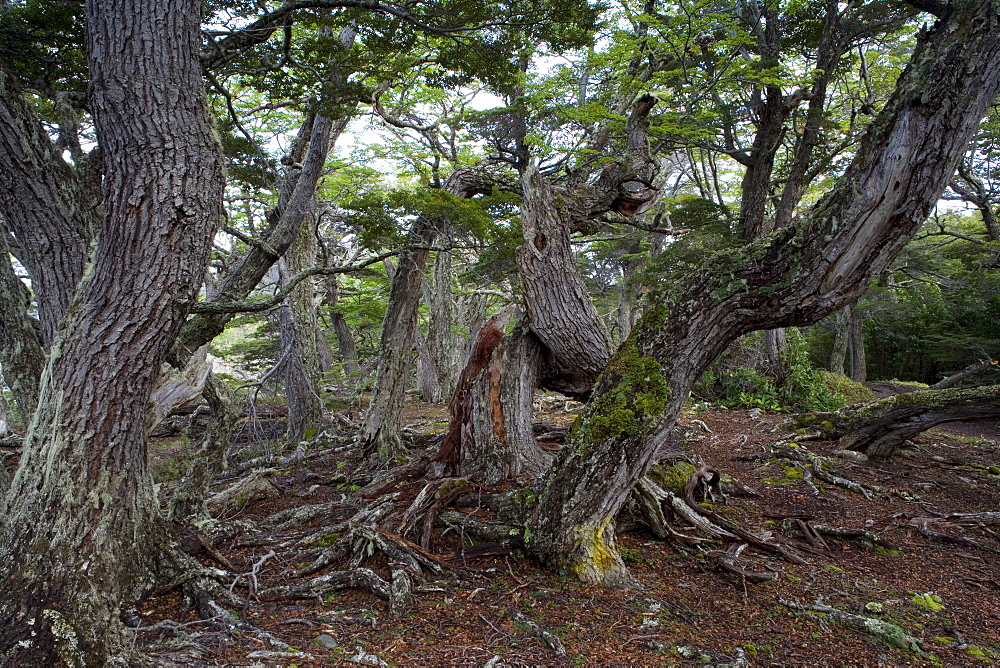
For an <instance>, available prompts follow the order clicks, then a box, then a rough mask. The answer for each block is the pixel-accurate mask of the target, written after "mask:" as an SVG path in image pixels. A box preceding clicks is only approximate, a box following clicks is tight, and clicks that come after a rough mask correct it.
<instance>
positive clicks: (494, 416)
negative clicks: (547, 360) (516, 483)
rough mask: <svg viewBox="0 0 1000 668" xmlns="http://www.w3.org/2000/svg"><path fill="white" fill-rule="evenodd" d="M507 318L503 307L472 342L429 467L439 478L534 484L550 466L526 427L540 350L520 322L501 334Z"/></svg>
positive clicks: (488, 483) (529, 429)
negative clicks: (445, 431) (446, 427)
mask: <svg viewBox="0 0 1000 668" xmlns="http://www.w3.org/2000/svg"><path fill="white" fill-rule="evenodd" d="M510 315H511V309H510V307H508V308H507V309H506V310H505V311H504V312H501V314H499V315H497V316H494V317H493V318H490V320H489V321H487V323H486V324H485V325H484V326H483V328H482V329H481V330H480V331H479V333H478V334H477V335H476V338H475V340H474V341H473V344H472V351H471V353H470V354H469V361H468V363H467V364H466V366H465V369H463V370H462V374H461V376H460V377H459V381H458V386H457V388H456V390H455V394H454V395H453V396H452V400H451V403H450V404H449V407H448V411H449V416H450V426H449V430H448V434H447V435H446V436H445V440H444V442H443V443H442V445H441V448H440V449H439V450H438V453H437V455H435V458H434V463H433V465H432V471H433V473H434V474H435V475H436V476H438V477H441V476H456V475H457V476H463V477H473V476H474V477H476V479H479V480H482V481H483V482H484V483H485V484H487V485H497V484H500V483H503V482H507V481H511V480H522V481H524V480H533V479H535V478H537V477H538V476H539V475H541V474H542V472H543V471H545V469H546V468H548V466H549V464H550V463H551V457H550V456H549V455H548V454H547V453H545V452H543V451H542V450H541V448H539V447H538V445H537V444H536V443H535V437H534V433H533V432H532V427H531V404H532V400H533V399H534V395H535V387H536V386H537V382H538V369H539V353H540V351H541V345H540V344H539V342H538V340H537V339H535V337H534V335H533V334H531V332H530V331H529V329H528V327H527V326H526V324H525V323H523V322H519V323H517V325H515V327H514V331H513V332H511V333H510V334H505V333H504V330H505V329H506V327H507V323H508V322H509V320H510Z"/></svg>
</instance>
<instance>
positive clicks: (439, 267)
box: [427, 229, 459, 397]
mask: <svg viewBox="0 0 1000 668" xmlns="http://www.w3.org/2000/svg"><path fill="white" fill-rule="evenodd" d="M445 233H447V229H446V230H445ZM451 281H452V268H451V252H450V251H443V250H441V251H437V252H436V253H434V276H433V278H432V279H431V286H430V287H431V289H430V295H431V299H430V303H429V306H430V312H431V313H430V325H429V327H428V333H427V349H428V352H429V353H430V357H431V360H432V362H433V364H434V369H435V371H436V372H437V380H438V386H439V387H440V396H441V397H450V396H451V395H452V394H454V392H455V381H456V373H457V372H458V369H457V368H456V367H457V364H456V360H457V359H459V358H458V357H457V356H456V355H455V353H456V352H457V351H456V348H457V347H458V346H457V341H456V340H455V339H456V337H455V333H454V332H453V331H452V328H453V327H454V323H455V314H454V311H455V294H454V292H453V290H452V285H451Z"/></svg>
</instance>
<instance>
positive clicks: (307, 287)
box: [278, 216, 323, 443]
mask: <svg viewBox="0 0 1000 668" xmlns="http://www.w3.org/2000/svg"><path fill="white" fill-rule="evenodd" d="M315 265H316V236H315V230H314V228H313V225H312V220H311V217H310V216H306V217H304V218H303V220H302V223H301V224H300V225H299V232H298V234H297V235H296V237H295V241H293V242H292V244H291V246H289V247H288V250H287V251H285V255H284V257H283V258H282V259H281V261H279V263H278V269H279V272H280V275H281V283H282V285H285V284H287V282H288V280H289V279H291V278H292V277H294V276H295V275H296V274H298V273H299V272H301V271H303V270H305V269H309V268H311V267H313V266H315ZM278 319H279V322H280V325H281V327H280V341H281V354H282V357H283V358H284V360H285V361H284V363H283V364H284V374H285V396H286V398H287V401H288V431H287V434H286V435H287V438H288V440H289V441H291V442H292V443H298V442H299V441H304V440H308V439H309V438H311V437H312V436H314V435H315V434H316V433H317V432H319V430H320V428H321V427H322V423H323V401H322V399H321V398H320V395H319V393H320V382H321V380H322V377H323V374H322V371H321V370H320V363H319V350H318V349H317V347H316V331H317V329H318V325H317V322H316V289H315V287H314V283H313V279H312V278H307V279H305V280H304V281H301V282H299V284H298V285H297V286H296V287H295V289H294V290H292V292H291V293H290V294H289V295H288V296H287V297H285V300H284V301H283V302H282V303H281V309H280V310H279V316H278Z"/></svg>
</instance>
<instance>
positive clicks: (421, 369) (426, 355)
mask: <svg viewBox="0 0 1000 668" xmlns="http://www.w3.org/2000/svg"><path fill="white" fill-rule="evenodd" d="M413 347H414V349H415V350H416V351H417V380H418V381H419V383H420V398H421V399H423V400H424V401H425V402H427V403H429V404H436V403H438V402H439V401H441V386H440V385H438V375H437V369H436V368H435V365H434V358H433V357H431V353H430V351H429V350H428V349H427V341H426V340H425V339H424V333H423V332H421V331H420V328H419V327H415V328H414V329H413Z"/></svg>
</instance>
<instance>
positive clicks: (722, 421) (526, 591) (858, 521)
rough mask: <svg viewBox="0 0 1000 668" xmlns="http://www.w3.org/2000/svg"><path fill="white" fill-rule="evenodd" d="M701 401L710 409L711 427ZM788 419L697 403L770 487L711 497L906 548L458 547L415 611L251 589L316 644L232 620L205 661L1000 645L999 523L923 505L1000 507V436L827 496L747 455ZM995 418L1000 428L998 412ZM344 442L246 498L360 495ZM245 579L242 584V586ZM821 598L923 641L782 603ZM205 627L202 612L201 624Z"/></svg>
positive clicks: (599, 656)
mask: <svg viewBox="0 0 1000 668" xmlns="http://www.w3.org/2000/svg"><path fill="white" fill-rule="evenodd" d="M406 417H407V420H408V421H409V423H410V424H411V426H412V427H413V429H414V430H415V431H416V432H418V433H421V434H424V438H422V439H420V440H421V441H423V442H425V443H426V444H427V445H428V446H429V447H433V443H434V441H435V440H436V438H437V437H436V436H434V435H435V434H440V433H441V432H442V431H443V430H444V428H445V427H446V423H445V422H444V419H445V416H444V410H443V408H441V407H436V406H427V405H421V404H413V405H411V406H409V407H408V408H407V411H406ZM539 419H540V420H543V421H546V422H549V423H553V422H554V423H558V424H564V425H565V424H568V423H569V422H571V421H572V419H573V415H571V414H566V413H560V412H556V413H550V414H546V415H543V416H539ZM692 419H696V420H700V421H702V422H703V423H704V426H705V427H707V431H705V430H704V429H701V427H700V426H699V425H696V424H695V423H691V420H692ZM779 420H780V418H779V417H778V416H771V415H759V414H757V413H751V412H747V411H738V410H722V409H710V410H708V411H705V412H702V413H699V414H697V415H692V416H689V418H688V422H689V423H691V424H692V429H693V430H694V431H695V432H697V433H698V434H699V435H697V436H696V437H695V438H696V440H694V441H692V442H689V443H688V444H687V449H688V450H689V451H692V452H695V453H697V454H698V455H700V456H701V457H702V458H703V459H704V461H705V462H706V463H707V464H709V465H712V466H715V467H718V468H719V469H721V470H722V471H723V472H725V473H726V474H728V475H730V476H732V477H734V478H736V479H738V480H740V481H742V482H743V483H745V484H746V485H748V486H749V487H751V488H752V489H754V490H756V491H757V492H759V494H760V497H759V498H735V497H731V498H730V499H729V500H728V503H727V504H724V505H723V504H718V503H717V504H715V506H714V509H715V510H716V511H718V512H720V513H721V514H723V515H724V516H726V517H727V518H729V519H730V520H734V521H738V522H739V523H740V524H741V525H742V526H743V527H745V528H747V529H749V530H751V531H783V532H785V533H789V529H788V527H787V526H786V525H784V524H783V523H782V519H781V518H782V517H784V516H795V517H805V518H812V519H811V520H810V521H811V522H813V523H819V524H826V525H834V526H838V527H849V528H867V529H869V530H871V531H874V532H875V533H877V534H879V535H881V536H883V537H884V538H886V539H888V540H889V541H892V542H893V543H895V544H896V545H897V546H899V547H900V548H901V550H900V551H893V550H885V549H882V548H876V547H874V546H873V545H871V544H864V543H862V542H858V541H846V540H831V539H827V542H828V543H829V547H830V550H829V551H828V552H825V553H823V554H809V555H806V556H807V561H808V563H807V564H806V565H804V566H800V565H794V564H791V563H788V562H786V561H782V560H780V559H779V558H777V557H775V556H773V555H768V554H763V553H759V552H753V551H752V550H751V549H747V551H746V552H744V557H745V559H744V561H743V562H742V564H743V566H744V567H746V568H749V569H750V570H753V571H758V572H760V571H764V572H766V571H768V570H770V571H773V572H775V573H777V574H778V578H777V580H775V581H772V582H766V583H763V584H751V583H747V582H744V581H742V580H741V579H740V578H739V577H736V576H733V575H730V574H726V573H723V572H721V571H720V570H718V569H717V568H716V567H715V566H714V565H713V563H714V562H713V559H712V554H711V550H712V549H716V550H718V549H724V547H725V546H724V545H716V546H714V547H710V548H709V554H708V555H698V554H695V553H694V552H692V551H690V550H684V549H682V548H680V547H678V546H676V545H673V544H671V543H667V542H663V541H658V540H655V539H653V538H652V537H651V536H650V535H649V534H647V533H642V532H629V533H625V534H623V535H621V536H620V543H621V547H622V548H624V550H623V554H624V555H625V556H626V560H627V561H628V562H629V563H630V565H631V568H632V571H633V573H634V575H635V576H636V577H637V579H638V580H639V582H641V583H642V586H643V588H642V589H636V590H616V589H603V588H598V587H591V586H586V585H583V584H580V583H579V582H576V581H573V580H572V579H567V578H565V577H560V576H558V575H554V574H552V573H549V572H547V571H545V570H542V569H541V568H539V567H538V565H537V564H535V563H534V562H532V561H530V560H528V559H525V558H523V557H522V556H519V555H518V554H516V553H515V554H511V555H508V556H504V557H489V558H480V559H465V560H462V559H457V560H454V561H452V562H451V565H452V569H451V570H448V571H446V572H445V573H444V574H442V575H437V576H433V575H432V576H429V577H427V578H426V579H425V580H424V581H423V584H424V585H425V590H424V591H422V592H419V593H417V594H416V596H415V600H414V602H413V606H412V607H411V609H410V610H409V611H408V612H407V613H406V614H405V615H404V616H402V617H401V618H392V617H390V616H389V613H388V610H387V605H386V604H385V603H384V602H383V601H381V600H378V599H376V598H374V597H373V596H371V595H369V594H368V593H366V592H363V591H358V590H346V591H344V592H339V593H336V594H334V595H331V596H328V597H326V599H325V600H322V601H317V600H300V601H291V602H285V603H260V602H256V601H252V602H251V603H250V605H249V607H248V609H247V610H246V619H247V621H249V622H251V623H252V624H254V625H256V626H258V627H259V628H262V629H264V630H267V631H269V632H271V633H273V634H274V635H275V636H277V637H279V638H281V639H282V640H283V641H285V642H287V643H289V644H290V645H292V646H293V647H296V648H298V649H301V650H302V651H303V653H305V654H308V655H310V656H311V657H312V658H309V659H307V658H304V657H303V658H302V659H289V660H285V661H274V660H264V661H260V660H254V659H248V658H247V655H248V654H249V653H251V652H253V651H256V650H262V649H268V648H266V647H264V646H263V645H262V644H261V643H260V641H255V640H254V639H252V638H248V637H233V638H231V639H229V640H228V641H225V642H222V643H218V644H216V645H215V646H213V647H212V648H211V653H210V654H209V656H208V658H207V660H206V661H205V662H203V663H201V664H198V665H230V666H235V665H239V666H246V665H267V666H271V665H283V666H290V665H298V666H340V665H358V664H357V663H354V662H352V661H351V657H354V656H355V655H357V654H358V651H359V648H360V649H361V650H363V653H364V654H370V655H376V656H377V657H379V658H380V660H381V661H384V662H385V663H386V664H388V665H394V666H453V665H454V666H482V665H486V664H489V665H493V666H502V665H508V666H562V665H592V666H617V665H643V666H653V665H657V666H658V665H682V664H686V665H703V664H714V665H724V664H731V665H754V666H827V665H830V666H843V665H848V666H860V665H865V666H867V665H871V666H874V665H879V666H883V665H884V666H902V665H946V666H973V665H984V664H991V663H993V662H996V661H1000V569H998V568H997V567H996V565H995V561H996V556H997V551H998V550H1000V531H998V528H997V527H996V526H995V525H994V526H993V527H967V526H966V527H960V526H944V527H941V526H938V527H937V529H938V530H939V531H941V532H943V533H946V534H948V535H950V536H953V537H959V538H965V539H970V540H972V541H976V543H977V544H978V545H979V546H980V547H978V548H977V547H974V546H970V545H959V544H953V543H949V542H942V541H941V540H935V539H932V538H928V537H926V536H924V535H921V533H920V532H919V531H918V528H917V526H915V525H914V523H912V522H911V520H913V519H914V518H920V517H940V516H942V515H947V514H949V513H954V512H964V513H969V512H986V511H997V510H998V509H1000V503H998V502H1000V476H998V475H995V474H993V473H990V467H996V466H998V465H1000V442H997V441H995V440H988V439H984V438H982V437H979V436H973V437H970V436H963V435H962V434H959V433H955V432H952V431H949V430H948V429H936V430H932V431H931V432H929V433H927V434H924V435H922V436H921V437H919V438H918V439H917V440H916V444H915V447H913V448H909V449H907V450H906V451H905V452H903V453H902V456H898V457H897V458H896V459H895V460H894V461H892V462H889V463H886V464H879V465H877V466H863V465H855V464H848V463H846V462H845V463H844V464H843V465H842V466H841V467H840V469H839V474H840V475H843V476H846V477H849V478H852V479H854V480H857V481H859V482H862V483H866V484H871V485H878V486H881V487H883V488H886V489H887V490H895V491H894V492H892V491H889V492H887V493H885V494H881V495H879V496H877V497H876V498H875V499H873V500H871V501H866V500H865V499H864V498H863V497H861V496H860V495H858V494H855V493H852V492H849V491H846V490H844V489H839V488H834V487H831V486H829V485H826V484H824V483H819V482H818V481H817V482H818V485H819V488H820V490H821V491H820V494H819V495H818V496H815V495H813V493H812V492H811V490H810V489H809V488H808V486H807V485H806V484H805V482H804V481H803V480H802V479H800V478H797V477H795V474H794V472H793V473H792V477H789V476H788V475H787V473H788V472H787V471H786V470H785V468H784V466H783V465H782V463H780V462H778V461H776V460H773V459H771V460H764V461H742V460H738V459H735V458H737V457H739V456H742V455H751V454H754V453H761V452H762V451H763V448H764V447H766V446H767V445H769V444H771V443H774V442H775V441H776V440H778V439H779V438H780V437H781V436H782V434H783V433H784V431H783V430H782V429H780V428H777V429H776V424H777V423H778V422H779ZM989 427H990V429H993V430H996V425H990V426H989ZM262 429H263V428H262ZM264 430H265V431H266V429H264ZM272 431H278V430H274V429H272ZM170 443H171V442H164V444H163V446H164V447H162V448H161V449H160V452H161V454H162V453H164V452H166V451H169V450H170V447H171V446H170V445H169V444H170ZM804 445H806V446H808V447H809V448H810V449H811V450H812V451H814V452H816V453H819V454H830V452H831V451H832V450H833V449H834V444H833V443H829V442H820V441H813V442H808V443H804ZM174 449H176V448H174ZM343 457H345V455H344V454H343V453H341V454H331V455H329V456H320V457H317V458H315V459H311V460H310V461H309V462H308V463H307V466H304V467H302V468H300V469H298V470H295V471H290V472H287V473H284V474H281V475H276V476H274V478H273V480H274V482H275V483H276V484H277V485H278V486H279V487H280V488H282V489H283V491H284V494H283V496H282V497H280V498H278V499H275V500H272V501H268V502H264V503H261V504H258V505H256V506H252V507H250V508H248V509H246V510H245V511H244V514H243V516H244V517H247V518H251V519H253V518H261V517H265V516H267V515H269V514H270V513H273V512H275V511H277V510H280V509H284V508H287V507H291V506H293V505H297V504H316V503H321V502H329V503H331V504H334V505H335V504H339V503H342V502H343V501H344V499H345V495H349V491H345V484H344V477H343V472H344V471H345V470H348V471H349V470H351V467H352V466H353V464H352V463H351V462H349V461H348V463H347V464H342V463H341V462H344V461H347V460H345V459H343ZM338 466H339V468H338ZM993 471H994V472H996V471H997V469H996V468H993ZM313 485H319V487H318V488H317V489H316V491H315V492H313V493H312V494H311V495H310V496H308V497H301V496H297V494H299V493H304V492H306V491H307V490H308V489H309V488H310V487H312V486H313ZM481 512H482V511H481ZM789 535H793V534H791V533H789ZM456 540H457V538H456V537H455V536H454V534H449V535H448V536H444V537H440V536H439V537H437V540H436V543H435V544H434V545H433V550H434V551H435V552H436V553H438V554H444V553H448V552H451V551H454V550H456V549H457V548H458V547H459V546H458V544H457V542H456ZM218 547H219V549H220V551H221V552H223V553H224V554H225V555H226V556H227V557H229V558H230V559H231V560H232V561H233V562H234V563H235V564H236V565H237V567H238V568H237V570H239V569H240V568H244V567H245V568H246V570H249V565H250V564H252V563H253V562H255V561H256V560H258V559H259V558H260V557H261V556H263V555H264V554H265V553H266V552H267V551H268V550H269V549H270V548H268V547H267V546H262V547H252V548H236V547H234V546H233V545H231V544H221V545H219V546H218ZM206 563H207V564H211V565H213V566H218V564H215V563H214V562H209V561H206ZM295 565H296V564H291V563H284V562H282V561H280V560H278V559H271V560H270V561H269V562H267V564H266V565H265V568H264V569H263V570H262V572H261V574H260V585H259V586H260V587H261V588H264V587H267V586H272V585H278V584H283V583H285V582H286V573H287V571H288V569H289V568H291V567H294V566H295ZM365 565H367V566H370V567H371V568H373V569H375V570H376V571H379V572H381V573H382V574H383V576H386V573H387V570H386V568H385V562H384V560H382V561H380V560H379V559H377V558H376V559H373V560H369V562H368V563H366V564H365ZM237 591H239V592H241V593H245V589H242V588H241V587H238V588H237ZM925 593H930V594H934V595H936V596H938V597H940V602H941V604H942V606H943V609H940V610H933V609H928V608H927V607H925V606H921V605H917V604H916V603H914V601H913V599H914V596H915V595H916V594H925ZM818 599H822V601H823V602H824V603H826V604H828V605H831V606H833V607H835V608H838V609H840V610H844V611H848V612H854V613H865V614H867V615H869V616H872V617H877V618H878V619H881V620H884V621H890V622H893V623H895V624H898V625H899V626H901V627H902V628H904V629H905V630H906V631H907V632H908V633H910V634H912V635H914V636H915V637H917V638H919V639H920V640H921V641H922V644H923V648H924V652H925V654H923V655H918V654H916V653H914V652H911V651H905V650H902V649H897V648H894V647H890V646H888V645H886V644H884V643H882V642H879V641H876V640H875V639H873V637H872V636H871V635H868V634H866V633H863V632H862V631H859V630H857V629H854V628H850V627H848V626H845V625H843V624H839V623H836V622H834V621H831V620H829V619H824V618H822V617H820V616H816V615H811V614H803V613H801V612H796V611H793V610H791V609H789V608H788V607H785V606H783V605H782V604H781V603H780V601H783V600H784V601H793V602H797V603H801V604H811V603H813V602H814V601H817V600H818ZM866 606H867V610H868V611H867V612H865V611H866ZM179 611H180V601H179V597H178V596H177V595H176V594H169V595H165V596H160V597H157V598H154V599H152V600H150V601H149V602H148V603H147V604H146V606H145V607H144V609H143V612H144V613H145V615H146V616H147V618H148V619H149V620H150V621H156V620H158V619H163V618H168V617H169V618H173V619H178V618H179ZM519 614H520V615H523V617H519ZM524 618H527V619H530V620H532V621H533V622H534V623H535V624H537V626H538V627H540V628H541V629H543V630H545V631H548V632H550V633H552V634H554V635H555V636H557V637H558V638H559V639H560V640H561V642H562V644H563V645H564V646H565V650H566V655H565V657H560V656H558V655H557V654H556V652H555V651H554V650H553V649H552V648H551V647H550V646H549V645H547V644H546V642H545V641H544V639H543V638H541V637H539V636H538V635H537V634H536V633H534V632H533V631H532V629H531V628H530V626H529V625H528V624H526V623H524V622H523V621H518V620H523V619H524ZM181 621H184V622H192V621H195V617H194V616H193V614H192V613H188V614H187V616H186V617H184V618H182V619H181ZM196 628H197V623H195V624H193V625H192V627H190V629H189V630H192V631H193V630H196ZM321 634H325V635H327V636H329V637H330V638H332V639H334V640H335V641H336V644H337V647H334V648H328V647H324V646H323V645H321V644H320V643H319V642H318V641H317V638H318V637H319V636H320V635H321ZM491 661H492V663H490V662H491Z"/></svg>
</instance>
